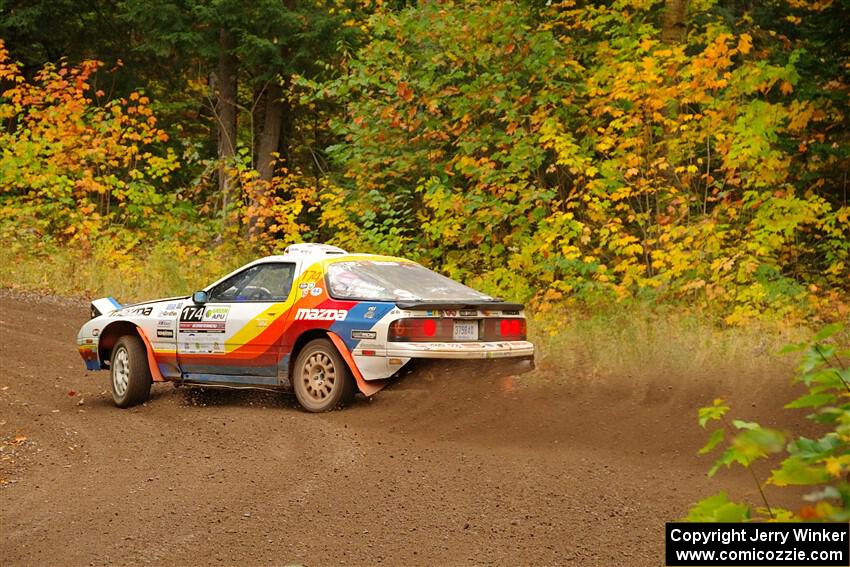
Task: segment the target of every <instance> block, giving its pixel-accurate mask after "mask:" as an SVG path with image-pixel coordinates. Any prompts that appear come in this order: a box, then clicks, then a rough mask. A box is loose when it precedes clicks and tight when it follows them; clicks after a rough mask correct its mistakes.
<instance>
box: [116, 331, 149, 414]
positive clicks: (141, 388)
mask: <svg viewBox="0 0 850 567" xmlns="http://www.w3.org/2000/svg"><path fill="white" fill-rule="evenodd" d="M109 368H110V373H111V375H112V399H113V401H114V402H115V405H116V406H118V407H119V408H129V407H131V406H135V405H138V404H141V403H143V402H146V401H147V399H148V398H149V397H150V395H151V383H152V382H153V380H152V379H151V369H150V367H149V366H148V357H147V351H146V350H145V345H144V343H142V339H140V338H139V337H135V336H132V335H125V336H123V337H121V338H120V339H118V342H116V343H115V348H113V349H112V361H111V362H110V364H109Z"/></svg>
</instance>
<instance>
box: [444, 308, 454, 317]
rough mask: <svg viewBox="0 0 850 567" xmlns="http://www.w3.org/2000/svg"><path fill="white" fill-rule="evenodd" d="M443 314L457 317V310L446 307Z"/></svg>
mask: <svg viewBox="0 0 850 567" xmlns="http://www.w3.org/2000/svg"><path fill="white" fill-rule="evenodd" d="M443 315H445V316H446V317H457V311H456V310H454V309H446V310H445V311H443Z"/></svg>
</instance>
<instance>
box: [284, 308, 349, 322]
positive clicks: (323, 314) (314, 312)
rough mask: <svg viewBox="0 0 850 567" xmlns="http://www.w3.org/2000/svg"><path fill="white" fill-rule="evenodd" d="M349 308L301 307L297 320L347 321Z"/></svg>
mask: <svg viewBox="0 0 850 567" xmlns="http://www.w3.org/2000/svg"><path fill="white" fill-rule="evenodd" d="M346 317H348V310H347V309H303V308H302V309H299V310H298V311H297V312H296V313H295V320H296V321H300V320H304V321H345V318H346Z"/></svg>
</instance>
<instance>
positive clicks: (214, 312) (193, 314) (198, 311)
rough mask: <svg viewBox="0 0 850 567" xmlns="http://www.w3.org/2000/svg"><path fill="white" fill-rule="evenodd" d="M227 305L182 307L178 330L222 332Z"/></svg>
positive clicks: (228, 311) (228, 310) (227, 311)
mask: <svg viewBox="0 0 850 567" xmlns="http://www.w3.org/2000/svg"><path fill="white" fill-rule="evenodd" d="M228 313H230V306H229V305H216V306H212V307H205V306H200V307H195V306H188V307H184V308H183V311H182V313H180V325H179V332H181V333H185V332H194V333H223V332H224V331H225V328H226V325H227V324H226V321H227V315H228Z"/></svg>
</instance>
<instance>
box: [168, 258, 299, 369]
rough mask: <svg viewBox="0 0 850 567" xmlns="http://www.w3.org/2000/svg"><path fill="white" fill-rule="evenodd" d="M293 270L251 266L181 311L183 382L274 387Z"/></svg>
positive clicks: (179, 337)
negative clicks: (200, 301)
mask: <svg viewBox="0 0 850 567" xmlns="http://www.w3.org/2000/svg"><path fill="white" fill-rule="evenodd" d="M295 269H296V265H295V263H293V262H264V263H261V264H254V265H252V266H249V267H247V268H245V269H244V270H242V271H240V272H238V273H236V274H234V275H233V276H231V277H229V278H227V279H226V280H224V281H222V282H221V283H219V284H217V285H215V286H213V287H212V288H210V289H209V290H208V299H207V302H206V303H204V304H203V305H197V304H191V303H190V304H189V305H187V306H185V307H184V308H183V310H182V311H181V313H180V318H179V321H178V327H177V357H178V361H179V364H180V367H181V370H182V372H183V375H184V378H185V379H187V380H192V381H201V382H221V383H245V384H277V375H278V365H279V363H280V360H281V356H282V352H281V336H282V334H283V325H284V322H285V320H286V314H287V312H288V311H289V308H290V307H291V305H292V298H291V296H292V293H291V291H292V282H293V279H294V276H295Z"/></svg>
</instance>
